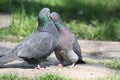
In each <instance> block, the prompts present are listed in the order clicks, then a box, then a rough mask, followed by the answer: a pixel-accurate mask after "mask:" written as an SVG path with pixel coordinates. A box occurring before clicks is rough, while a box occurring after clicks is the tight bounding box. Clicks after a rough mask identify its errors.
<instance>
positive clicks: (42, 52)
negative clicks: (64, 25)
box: [0, 8, 59, 65]
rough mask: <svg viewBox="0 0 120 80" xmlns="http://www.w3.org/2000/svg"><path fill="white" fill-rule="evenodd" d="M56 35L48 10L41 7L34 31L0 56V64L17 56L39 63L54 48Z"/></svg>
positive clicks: (31, 62)
mask: <svg viewBox="0 0 120 80" xmlns="http://www.w3.org/2000/svg"><path fill="white" fill-rule="evenodd" d="M58 35H59V34H58V31H57V29H56V27H55V25H54V23H53V21H52V20H51V18H50V10H49V9H48V8H43V9H42V10H41V11H40V13H39V15H38V27H37V30H36V32H34V33H32V34H31V35H30V36H28V37H27V38H25V40H23V41H22V42H20V43H19V44H18V45H17V46H16V47H15V48H13V49H12V50H11V51H9V52H8V53H7V54H6V55H4V56H3V57H1V58H0V65H3V64H5V63H8V62H10V61H13V60H15V59H16V58H18V57H19V58H22V59H23V60H25V61H26V62H27V63H29V64H35V65H36V64H39V63H40V62H41V61H42V60H45V59H46V58H47V57H48V56H49V55H50V54H51V53H52V52H53V51H54V49H55V48H56V46H57V41H58Z"/></svg>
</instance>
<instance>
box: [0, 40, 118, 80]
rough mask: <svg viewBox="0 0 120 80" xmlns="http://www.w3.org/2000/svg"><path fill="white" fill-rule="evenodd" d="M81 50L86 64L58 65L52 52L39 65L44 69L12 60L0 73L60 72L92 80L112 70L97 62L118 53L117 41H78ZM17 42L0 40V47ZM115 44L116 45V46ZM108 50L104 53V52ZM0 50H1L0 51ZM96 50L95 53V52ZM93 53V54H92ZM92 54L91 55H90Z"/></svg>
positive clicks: (35, 73) (0, 69) (32, 74)
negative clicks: (73, 65)
mask: <svg viewBox="0 0 120 80" xmlns="http://www.w3.org/2000/svg"><path fill="white" fill-rule="evenodd" d="M79 42H80V44H81V48H82V51H83V59H84V60H85V61H86V62H87V63H86V64H79V65H76V66H75V67H74V68H68V67H58V66H57V65H58V64H59V61H58V60H57V59H56V57H55V55H54V54H52V55H51V56H50V57H49V58H48V59H47V60H46V61H44V62H42V63H41V64H40V65H41V66H42V67H46V70H37V69H34V67H35V66H34V65H29V64H27V63H26V62H24V61H14V62H11V63H8V64H6V65H5V66H3V68H0V73H1V74H2V73H9V72H11V73H16V74H18V75H19V76H26V77H35V76H39V75H44V74H46V73H52V74H60V75H63V76H65V77H69V78H74V79H78V80H94V79H96V78H98V77H106V76H108V75H109V74H110V73H111V72H114V70H112V69H109V68H107V67H106V66H104V65H101V64H99V63H97V61H100V60H101V59H103V58H106V56H107V57H110V58H111V57H113V55H112V54H113V53H115V52H116V51H117V52H116V53H117V55H115V54H114V57H118V58H119V56H118V54H119V49H118V47H119V45H120V43H119V42H96V41H79ZM16 44H17V43H11V42H0V45H1V47H4V48H8V49H9V48H12V47H14V46H15V45H16ZM116 46H117V47H116ZM2 50H3V49H2ZM106 51H107V52H108V53H107V54H105V52H106ZM1 52H2V51H1ZM96 52H97V53H96ZM93 53H95V54H93ZM91 54H92V55H91Z"/></svg>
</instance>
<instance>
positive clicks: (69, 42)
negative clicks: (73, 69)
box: [51, 12, 85, 66]
mask: <svg viewBox="0 0 120 80" xmlns="http://www.w3.org/2000/svg"><path fill="white" fill-rule="evenodd" d="M51 18H52V20H53V22H54V24H55V25H56V28H57V29H58V32H59V40H58V46H57V48H56V49H55V55H56V57H57V58H58V60H59V61H60V62H61V64H62V65H63V66H69V65H73V66H74V65H75V64H76V63H85V62H84V61H83V60H82V56H81V48H80V45H79V44H78V41H77V38H76V37H75V35H74V34H73V33H72V32H71V31H70V30H69V29H68V28H67V26H66V25H65V24H64V23H63V21H62V20H61V18H60V16H59V14H58V13H56V12H52V13H51Z"/></svg>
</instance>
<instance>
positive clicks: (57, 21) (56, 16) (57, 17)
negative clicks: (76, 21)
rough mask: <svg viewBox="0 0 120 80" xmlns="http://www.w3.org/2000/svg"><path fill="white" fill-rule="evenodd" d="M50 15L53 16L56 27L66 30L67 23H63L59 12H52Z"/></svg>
mask: <svg viewBox="0 0 120 80" xmlns="http://www.w3.org/2000/svg"><path fill="white" fill-rule="evenodd" d="M50 17H51V18H52V20H53V22H54V24H55V25H56V28H57V29H58V30H65V29H67V27H66V25H65V24H64V23H63V21H62V20H61V18H60V15H59V14H58V13H57V12H52V13H51V14H50Z"/></svg>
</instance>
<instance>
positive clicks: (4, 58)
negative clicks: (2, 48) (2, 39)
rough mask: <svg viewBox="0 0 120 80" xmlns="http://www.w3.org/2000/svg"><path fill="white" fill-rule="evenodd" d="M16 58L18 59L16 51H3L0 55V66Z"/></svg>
mask: <svg viewBox="0 0 120 80" xmlns="http://www.w3.org/2000/svg"><path fill="white" fill-rule="evenodd" d="M16 59H20V58H19V57H18V56H17V53H16V52H15V51H13V50H10V51H8V52H7V53H5V55H3V56H2V57H0V66H3V65H4V64H6V63H8V62H12V61H14V60H16Z"/></svg>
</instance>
